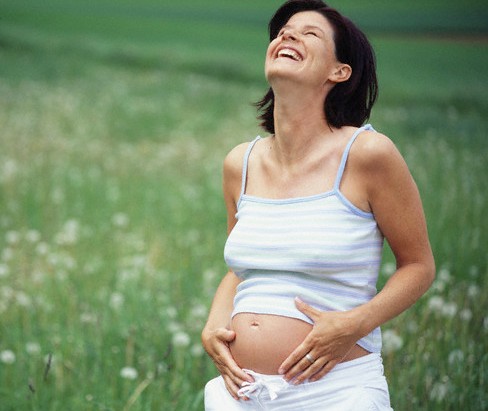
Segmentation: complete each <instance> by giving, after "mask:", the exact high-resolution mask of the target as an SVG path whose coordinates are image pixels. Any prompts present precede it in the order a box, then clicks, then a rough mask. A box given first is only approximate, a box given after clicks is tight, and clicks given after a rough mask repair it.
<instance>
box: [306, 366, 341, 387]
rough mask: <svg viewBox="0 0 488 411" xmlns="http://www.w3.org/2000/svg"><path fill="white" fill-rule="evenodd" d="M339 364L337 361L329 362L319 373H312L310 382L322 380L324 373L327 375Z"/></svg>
mask: <svg viewBox="0 0 488 411" xmlns="http://www.w3.org/2000/svg"><path fill="white" fill-rule="evenodd" d="M337 364H338V362H337V361H329V362H327V363H326V364H325V365H324V366H323V367H322V369H320V370H319V371H318V372H317V373H315V374H314V375H312V376H311V377H310V379H309V380H310V382H314V381H318V380H320V379H321V378H322V377H323V376H324V375H326V374H327V373H328V372H330V371H331V370H332V369H333V368H334V367H335V366H336V365H337Z"/></svg>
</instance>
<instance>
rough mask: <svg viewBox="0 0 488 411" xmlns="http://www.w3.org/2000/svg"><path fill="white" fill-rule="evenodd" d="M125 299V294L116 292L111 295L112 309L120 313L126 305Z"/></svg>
mask: <svg viewBox="0 0 488 411" xmlns="http://www.w3.org/2000/svg"><path fill="white" fill-rule="evenodd" d="M124 301H125V297H124V296H123V294H121V293H119V292H114V293H112V295H110V303H109V304H110V307H111V308H112V309H113V310H115V311H119V310H120V309H121V308H122V306H123V305H124Z"/></svg>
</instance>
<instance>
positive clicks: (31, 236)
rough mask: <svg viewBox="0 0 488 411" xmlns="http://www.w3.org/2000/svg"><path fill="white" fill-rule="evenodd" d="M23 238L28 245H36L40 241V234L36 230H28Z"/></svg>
mask: <svg viewBox="0 0 488 411" xmlns="http://www.w3.org/2000/svg"><path fill="white" fill-rule="evenodd" d="M25 238H26V239H27V241H29V242H30V243H37V242H38V241H39V240H40V239H41V234H40V233H39V231H37V230H29V231H27V233H26V234H25Z"/></svg>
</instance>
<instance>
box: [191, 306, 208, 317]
mask: <svg viewBox="0 0 488 411" xmlns="http://www.w3.org/2000/svg"><path fill="white" fill-rule="evenodd" d="M190 314H191V316H192V317H193V319H195V320H198V319H204V318H206V317H207V307H205V306H204V305H203V304H197V305H195V306H193V307H192V309H191V311H190Z"/></svg>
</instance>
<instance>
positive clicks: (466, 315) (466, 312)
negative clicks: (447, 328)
mask: <svg viewBox="0 0 488 411" xmlns="http://www.w3.org/2000/svg"><path fill="white" fill-rule="evenodd" d="M459 318H461V320H463V321H470V320H471V318H473V313H472V311H471V310H470V309H469V308H463V309H462V310H461V311H460V312H459Z"/></svg>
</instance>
